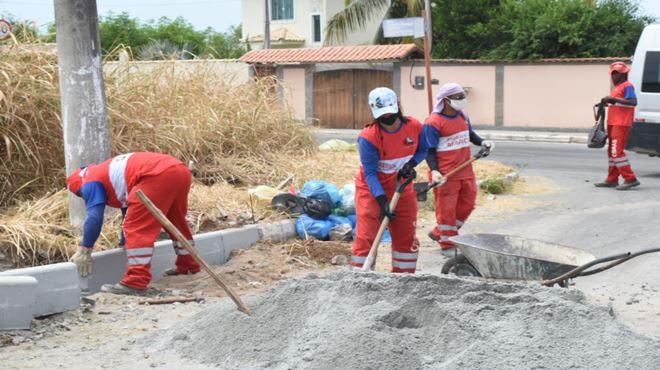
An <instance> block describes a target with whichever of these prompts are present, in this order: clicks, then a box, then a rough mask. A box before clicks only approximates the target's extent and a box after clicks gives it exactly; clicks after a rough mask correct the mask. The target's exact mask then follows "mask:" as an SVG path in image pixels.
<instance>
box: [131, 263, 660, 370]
mask: <svg viewBox="0 0 660 370" xmlns="http://www.w3.org/2000/svg"><path fill="white" fill-rule="evenodd" d="M246 302H247V304H248V305H249V306H250V308H251V309H252V311H253V316H252V317H248V316H246V315H244V314H242V313H240V312H238V311H237V310H236V309H235V307H234V306H233V304H232V303H231V301H228V300H225V301H223V302H221V303H218V304H215V305H212V306H210V307H209V308H208V309H206V310H204V311H202V312H200V313H198V314H196V315H194V316H192V317H190V318H188V319H186V320H184V321H182V322H180V323H179V324H177V325H175V326H173V327H171V328H169V329H167V330H164V331H161V332H158V333H156V334H152V335H150V336H148V337H147V338H146V339H145V341H144V342H143V343H145V346H146V347H147V349H149V350H156V351H158V350H169V349H175V350H176V351H177V352H178V353H179V354H180V355H182V356H184V357H187V358H192V359H195V360H196V361H200V362H202V363H205V364H209V365H213V366H218V367H220V368H230V369H234V368H235V369H264V368H269V369H291V368H295V369H318V368H323V369H326V368H333V369H356V368H360V369H402V368H405V369H419V368H423V369H438V368H443V369H447V368H448V369H458V368H462V369H464V368H473V369H512V368H526V369H571V368H572V369H575V368H592V369H593V368H599V369H623V368H628V369H632V368H634V369H654V368H656V369H657V366H658V364H660V341H659V340H657V339H653V338H650V337H644V336H641V335H639V334H635V333H633V332H632V331H630V330H629V329H628V328H627V327H625V326H624V325H623V324H622V323H620V322H619V321H617V320H616V319H615V318H613V317H612V315H611V314H610V312H609V308H608V307H606V306H595V305H592V304H589V303H587V302H586V299H585V297H584V295H583V294H582V293H581V292H580V291H578V290H573V289H570V290H567V289H562V288H545V287H541V286H539V285H538V284H535V283H519V282H515V283H507V282H495V281H488V280H481V279H464V278H457V277H445V276H434V275H396V274H381V273H351V272H340V273H333V274H330V275H328V276H324V277H318V276H316V275H315V274H310V275H308V276H307V277H305V278H303V279H299V280H290V281H286V282H283V283H281V284H280V285H278V286H276V287H275V288H273V289H271V290H270V291H268V292H266V293H264V294H263V295H261V296H256V297H255V296H252V297H247V299H246Z"/></svg>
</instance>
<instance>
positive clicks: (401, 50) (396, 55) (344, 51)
mask: <svg viewBox="0 0 660 370" xmlns="http://www.w3.org/2000/svg"><path fill="white" fill-rule="evenodd" d="M408 57H415V58H420V57H423V53H422V51H421V50H420V49H418V48H417V46H415V44H400V45H359V46H329V47H320V48H301V49H262V50H253V51H250V52H248V53H247V54H245V55H243V56H242V57H241V59H240V61H242V62H245V63H260V64H274V63H277V64H298V63H301V64H302V63H352V62H377V61H393V60H403V59H407V58H408Z"/></svg>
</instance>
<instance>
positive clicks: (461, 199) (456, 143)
mask: <svg viewBox="0 0 660 370" xmlns="http://www.w3.org/2000/svg"><path fill="white" fill-rule="evenodd" d="M425 125H430V126H431V127H432V128H433V129H435V130H437V131H438V132H439V134H440V140H439V142H438V146H437V148H436V150H437V155H436V157H437V161H438V169H439V170H440V173H442V174H443V175H445V174H447V173H448V172H450V171H451V170H453V169H454V168H456V167H458V166H459V165H460V164H462V163H464V162H465V161H467V160H469V159H470V133H469V128H468V124H467V122H466V120H465V118H464V117H463V115H461V114H458V115H457V116H456V117H454V118H448V117H446V116H443V115H441V114H431V116H429V117H428V118H427V119H426V122H425ZM430 178H431V172H430V171H429V180H430ZM433 193H434V194H435V219H436V222H437V225H436V226H435V227H434V228H433V230H432V231H431V232H432V233H433V235H434V236H436V237H437V238H438V239H439V243H440V247H441V248H442V249H450V248H454V243H452V242H451V241H450V240H449V238H450V237H452V236H455V235H458V230H459V229H460V228H461V226H463V224H464V223H465V221H467V219H468V217H469V216H470V214H471V213H472V211H473V210H474V206H475V202H476V200H477V180H476V176H475V175H474V171H473V170H472V165H468V166H467V167H465V168H464V169H462V170H461V171H459V172H458V173H457V174H455V175H453V176H452V177H450V178H449V179H447V182H446V183H445V184H444V185H442V186H440V187H436V188H434V189H433Z"/></svg>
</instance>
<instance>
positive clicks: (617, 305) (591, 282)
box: [317, 135, 660, 337]
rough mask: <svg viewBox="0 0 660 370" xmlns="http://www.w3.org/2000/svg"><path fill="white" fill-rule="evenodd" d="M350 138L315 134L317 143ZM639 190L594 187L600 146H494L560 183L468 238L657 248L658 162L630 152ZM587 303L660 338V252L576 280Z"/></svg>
mask: <svg viewBox="0 0 660 370" xmlns="http://www.w3.org/2000/svg"><path fill="white" fill-rule="evenodd" d="M352 136H353V135H350V136H348V135H347V136H345V137H338V136H336V135H333V136H332V137H318V138H317V139H318V140H319V141H324V140H326V139H328V138H340V139H344V140H347V141H351V140H353V141H354V137H352ZM628 156H629V158H630V162H631V164H632V167H633V170H634V171H635V172H636V173H637V176H638V178H639V180H640V181H641V183H642V185H641V186H640V187H638V188H635V189H633V190H629V191H617V190H614V189H599V188H595V187H594V186H593V183H594V182H599V181H602V180H604V179H605V176H606V171H607V154H606V151H605V149H589V148H587V147H586V146H585V145H580V144H554V143H536V142H505V141H502V142H496V148H495V150H494V151H493V153H492V155H491V157H490V159H494V160H497V161H500V162H502V163H504V164H507V165H509V166H513V167H516V168H519V169H520V172H521V174H522V175H523V176H525V175H528V176H544V177H546V178H548V179H550V180H552V181H553V182H554V183H555V184H557V185H558V187H559V191H558V192H555V193H551V194H539V195H530V196H529V198H530V200H541V201H543V204H544V205H542V206H540V207H536V208H533V209H531V210H528V211H523V212H518V213H514V214H512V215H511V217H509V218H507V219H503V220H499V221H495V222H468V223H467V224H466V226H465V228H464V229H463V232H465V233H474V232H489V233H499V234H510V235H518V236H522V237H526V238H530V239H538V240H544V241H548V242H553V243H557V244H563V245H568V246H572V247H577V248H581V249H585V250H587V251H589V252H591V253H592V254H594V255H595V256H596V257H605V256H610V255H615V254H619V253H622V252H628V251H637V250H641V249H645V248H656V247H660V240H659V238H658V235H660V158H651V157H648V156H645V155H639V154H635V153H628ZM574 281H575V284H576V286H577V287H578V288H580V289H581V290H583V291H584V292H585V293H587V295H588V296H589V297H590V299H592V300H595V301H598V302H599V303H602V304H605V305H607V304H612V305H613V308H614V312H615V313H617V314H620V315H621V316H622V317H623V318H624V321H625V322H627V323H628V324H629V325H630V326H631V327H633V328H634V329H635V330H637V331H640V332H643V333H646V334H652V335H656V336H659V337H660V253H656V254H649V255H645V256H642V257H638V258H636V259H633V260H630V261H628V262H625V263H623V264H621V265H619V266H617V267H615V268H613V269H611V270H608V271H605V272H602V273H599V274H595V275H592V276H589V277H582V278H577V279H575V280H574Z"/></svg>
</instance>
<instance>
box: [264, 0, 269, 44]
mask: <svg viewBox="0 0 660 370" xmlns="http://www.w3.org/2000/svg"><path fill="white" fill-rule="evenodd" d="M269 2H270V0H264V9H266V10H265V11H264V15H265V16H264V49H270V7H269V6H268V3H269Z"/></svg>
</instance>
